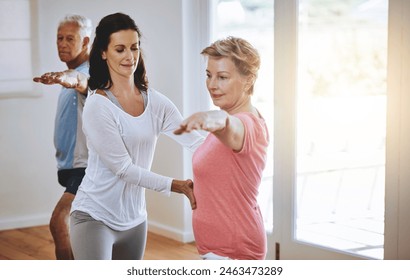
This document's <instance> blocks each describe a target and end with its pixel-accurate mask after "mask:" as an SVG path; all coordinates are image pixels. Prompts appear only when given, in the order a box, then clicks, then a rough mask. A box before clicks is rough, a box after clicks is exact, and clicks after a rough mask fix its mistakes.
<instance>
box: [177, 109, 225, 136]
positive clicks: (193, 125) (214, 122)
mask: <svg viewBox="0 0 410 280" xmlns="http://www.w3.org/2000/svg"><path fill="white" fill-rule="evenodd" d="M228 116H229V115H228V113H226V112H225V111H223V110H215V111H207V112H198V113H195V114H193V115H191V116H190V117H189V118H187V119H185V120H184V121H183V122H182V123H181V125H180V127H179V128H178V129H176V130H175V131H174V134H177V135H180V134H182V133H189V132H191V131H192V130H205V131H208V132H213V133H215V132H218V131H220V130H223V129H224V128H225V127H226V125H227V122H228V120H229V118H228Z"/></svg>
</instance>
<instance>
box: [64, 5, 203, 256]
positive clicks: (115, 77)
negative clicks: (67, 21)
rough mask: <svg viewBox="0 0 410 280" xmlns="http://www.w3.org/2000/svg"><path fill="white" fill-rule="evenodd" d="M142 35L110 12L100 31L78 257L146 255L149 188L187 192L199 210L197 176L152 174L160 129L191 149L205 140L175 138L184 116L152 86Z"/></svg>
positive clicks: (78, 215) (76, 230)
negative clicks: (195, 189) (180, 177)
mask: <svg viewBox="0 0 410 280" xmlns="http://www.w3.org/2000/svg"><path fill="white" fill-rule="evenodd" d="M140 37H141V33H140V31H139V29H138V27H137V26H136V25H135V22H134V20H132V19H131V18H130V17H129V16H128V15H125V14H122V13H116V14H111V15H108V16H106V17H104V18H103V19H102V20H101V21H100V23H99V25H98V26H97V28H96V35H95V39H94V42H93V45H92V49H91V53H90V78H89V80H88V87H89V90H90V92H89V95H88V97H87V101H86V105H85V107H84V112H83V130H84V133H85V135H86V138H87V146H88V150H89V160H88V167H87V169H86V175H85V177H84V179H83V181H82V183H81V185H80V187H79V189H78V192H77V195H76V197H75V199H74V202H73V205H72V210H71V211H72V212H71V218H70V236H71V243H72V247H73V253H74V258H75V259H142V258H143V255H144V250H145V243H146V234H147V224H146V220H147V212H146V205H145V189H146V188H147V189H151V190H154V191H158V192H161V193H164V194H166V195H169V194H170V192H171V191H173V192H178V193H183V194H185V195H186V196H187V197H188V199H189V200H190V202H191V206H192V208H193V209H194V208H195V207H196V205H195V198H194V196H193V191H192V188H193V183H192V181H191V180H175V179H172V178H169V177H166V176H161V175H158V174H155V173H152V172H150V171H149V170H150V168H151V164H152V160H153V156H154V149H155V146H156V142H157V138H158V136H159V134H161V133H164V134H166V135H168V136H170V137H172V138H174V139H175V140H176V141H178V142H179V143H180V144H182V145H183V146H185V147H187V148H189V149H190V150H192V151H194V150H195V149H196V148H197V147H198V146H199V145H200V144H201V143H202V142H203V137H201V136H200V134H195V135H190V134H186V137H183V138H180V137H177V136H174V134H173V130H175V129H176V128H177V127H178V126H179V124H180V122H181V121H182V120H183V119H182V116H181V114H180V113H179V111H178V110H177V108H176V107H175V105H174V104H173V103H172V102H171V101H170V100H169V99H168V98H167V97H165V96H164V95H162V94H161V93H159V92H157V91H155V90H154V89H152V88H150V87H149V86H148V81H147V78H146V71H145V66H144V61H143V58H142V55H141V49H140V45H141V44H140ZM65 78H66V79H62V80H65V81H66V82H67V84H68V85H67V86H79V85H80V83H78V84H76V83H75V81H74V84H71V85H70V79H72V78H73V77H72V76H71V77H70V75H67V77H65ZM74 80H75V77H74ZM62 84H63V83H62Z"/></svg>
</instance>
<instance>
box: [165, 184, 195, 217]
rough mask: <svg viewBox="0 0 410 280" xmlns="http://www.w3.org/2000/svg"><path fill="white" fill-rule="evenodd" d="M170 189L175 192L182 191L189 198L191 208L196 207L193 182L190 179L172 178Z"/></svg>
mask: <svg viewBox="0 0 410 280" xmlns="http://www.w3.org/2000/svg"><path fill="white" fill-rule="evenodd" d="M171 191H172V192H175V193H182V194H185V196H186V197H187V198H188V199H189V202H190V203H191V208H192V210H194V209H195V208H196V200H195V196H194V183H193V182H192V181H191V180H189V179H188V180H185V181H181V180H175V179H174V180H172V185H171Z"/></svg>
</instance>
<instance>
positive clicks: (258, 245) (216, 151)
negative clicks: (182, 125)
mask: <svg viewBox="0 0 410 280" xmlns="http://www.w3.org/2000/svg"><path fill="white" fill-rule="evenodd" d="M235 116H236V117H238V118H239V119H240V120H241V121H242V122H243V124H244V125H245V140H244V145H243V148H242V150H241V151H240V152H234V151H233V150H232V149H230V148H228V147H226V146H225V145H224V144H222V143H221V142H220V141H219V140H218V139H217V138H216V137H215V136H214V135H213V134H211V133H210V134H209V135H208V137H207V138H206V140H205V142H204V143H203V144H202V145H201V146H200V147H199V148H198V149H197V150H196V152H195V154H194V156H193V172H194V193H195V198H196V200H197V209H196V210H194V211H193V221H192V223H193V229H194V235H195V240H196V245H197V248H198V252H199V254H201V255H203V254H206V253H209V252H212V253H214V254H217V255H220V256H226V257H229V258H231V259H264V258H265V255H266V233H265V229H264V225H263V219H262V215H261V212H260V209H259V205H258V203H257V196H258V188H259V185H260V182H261V178H262V171H263V169H264V168H265V163H266V152H267V147H268V143H269V136H268V129H267V127H266V124H265V121H264V119H262V118H258V117H256V116H255V115H253V114H251V113H238V114H236V115H235Z"/></svg>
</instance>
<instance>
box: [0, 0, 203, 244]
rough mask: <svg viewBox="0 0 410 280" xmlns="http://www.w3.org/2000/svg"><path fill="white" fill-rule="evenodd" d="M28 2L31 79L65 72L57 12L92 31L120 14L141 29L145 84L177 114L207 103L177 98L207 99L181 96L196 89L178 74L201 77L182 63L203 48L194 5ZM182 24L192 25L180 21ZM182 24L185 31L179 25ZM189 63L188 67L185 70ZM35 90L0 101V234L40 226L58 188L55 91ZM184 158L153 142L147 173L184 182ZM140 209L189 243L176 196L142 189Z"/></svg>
mask: <svg viewBox="0 0 410 280" xmlns="http://www.w3.org/2000/svg"><path fill="white" fill-rule="evenodd" d="M202 2H204V1H202ZM205 2H206V1H205ZM32 3H33V5H34V9H35V13H36V14H37V20H38V30H39V40H38V46H37V47H38V49H35V51H38V55H39V56H38V61H39V65H37V69H38V71H39V73H36V74H41V73H44V72H47V71H55V70H63V69H65V65H64V64H62V63H61V62H60V61H59V59H58V56H57V51H56V44H55V41H56V39H55V37H56V27H57V24H58V21H59V19H61V18H62V17H63V16H64V15H65V14H67V13H79V14H82V15H85V16H87V17H89V18H91V19H92V21H93V25H94V28H95V26H96V25H97V24H98V21H99V20H100V19H101V18H102V17H103V16H105V15H107V14H111V13H114V12H124V13H126V14H129V15H130V16H131V17H132V18H133V19H134V20H135V21H136V23H137V25H138V26H139V27H140V29H141V31H142V34H143V37H142V40H141V43H142V49H143V52H144V54H145V62H146V65H147V71H148V78H149V81H150V85H151V86H152V87H154V88H155V89H157V90H159V91H161V92H162V93H164V94H165V95H167V96H168V97H169V98H170V99H171V100H173V101H174V103H175V104H176V105H177V107H178V108H179V109H180V110H181V112H183V114H185V113H186V112H192V111H195V110H196V109H199V108H200V107H201V106H207V104H206V101H205V102H204V103H202V105H201V102H197V104H196V105H194V107H190V108H187V103H186V101H184V95H188V97H187V98H188V99H192V94H194V95H200V96H201V97H200V98H199V99H198V98H196V99H197V100H207V99H206V98H207V97H206V94H205V89H204V88H202V87H201V90H198V91H197V92H194V93H192V92H191V93H188V92H187V90H191V89H193V88H198V81H200V80H201V79H198V78H196V79H193V80H189V79H184V77H183V73H190V75H192V77H198V76H199V75H203V72H200V71H201V69H200V64H199V62H195V61H193V60H192V61H191V60H190V59H188V58H192V57H195V56H196V57H197V58H198V61H200V56H199V51H200V48H201V47H203V45H201V43H200V41H199V40H200V39H201V38H198V36H197V35H196V34H198V33H199V32H198V28H199V27H200V26H199V25H200V24H201V22H199V21H198V16H195V13H197V12H198V11H199V8H198V7H199V5H203V4H200V0H194V1H192V0H138V1H135V0H134V1H133V0H122V1H114V0H105V1H100V0H87V1H82V0H71V1H62V0H37V1H32ZM187 20H188V21H189V20H193V21H194V22H192V23H189V22H188V23H187ZM184 24H188V25H189V26H191V28H189V29H186V28H183V25H184ZM202 38H206V36H205V37H202ZM205 43H206V42H205ZM34 47H36V46H34ZM11 55H17V54H11ZM192 65H194V69H188V70H187V69H186V68H190V67H191V66H192ZM0 71H4V69H0ZM202 71H203V70H202ZM39 88H40V90H41V91H42V95H41V96H40V97H36V98H14V99H13V98H8V99H4V98H3V99H0V131H1V132H0V230H1V229H9V228H16V227H26V226H32V225H40V224H47V223H48V220H49V217H50V215H51V212H52V209H53V208H54V205H55V203H56V202H57V200H58V199H59V197H60V196H61V194H62V192H63V190H64V189H63V188H62V187H61V186H59V185H58V182H57V176H56V172H57V170H56V163H55V158H54V146H53V126H54V114H55V108H56V102H57V97H58V91H59V86H40V87H39ZM184 106H185V108H184ZM195 106H198V107H195ZM189 158H190V155H189V154H188V155H187V154H186V152H184V151H183V150H182V148H180V147H179V146H178V145H177V144H175V143H174V142H173V141H172V140H169V139H166V138H165V137H164V138H162V137H161V138H160V141H159V145H158V148H157V152H156V155H155V159H154V165H153V171H156V172H158V173H160V174H163V175H168V176H172V177H176V178H184V179H185V178H188V177H190V176H191V173H190V166H189V164H190V159H189ZM147 207H148V215H149V224H150V230H152V231H155V232H157V233H161V234H165V235H168V236H170V237H172V238H174V239H177V240H181V241H191V240H192V239H193V237H192V230H191V223H190V217H191V216H190V215H191V210H190V207H189V203H188V201H187V200H186V199H185V198H184V197H182V196H181V195H172V196H171V197H170V198H167V197H164V196H162V195H159V194H157V193H153V192H150V191H148V192H147Z"/></svg>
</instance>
